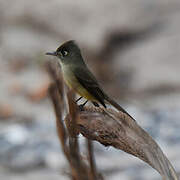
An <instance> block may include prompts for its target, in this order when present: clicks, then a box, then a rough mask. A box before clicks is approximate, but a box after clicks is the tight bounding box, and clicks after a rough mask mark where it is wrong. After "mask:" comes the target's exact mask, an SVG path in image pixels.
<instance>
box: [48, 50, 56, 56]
mask: <svg viewBox="0 0 180 180" xmlns="http://www.w3.org/2000/svg"><path fill="white" fill-rule="evenodd" d="M46 55H51V56H57V53H56V51H54V52H47V53H46Z"/></svg>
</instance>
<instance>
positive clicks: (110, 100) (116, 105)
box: [105, 95, 134, 119]
mask: <svg viewBox="0 0 180 180" xmlns="http://www.w3.org/2000/svg"><path fill="white" fill-rule="evenodd" d="M105 100H106V101H107V102H109V103H110V104H111V105H112V106H113V107H115V108H116V109H117V110H118V111H121V112H123V113H125V114H127V115H128V116H129V117H131V118H132V119H134V118H133V117H132V116H131V115H130V114H129V113H128V112H127V111H126V110H125V109H123V108H122V107H121V106H120V105H119V104H118V103H116V102H115V101H114V100H113V99H111V98H110V97H108V96H107V95H106V96H105Z"/></svg>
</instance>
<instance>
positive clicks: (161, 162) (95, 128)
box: [49, 66, 178, 180]
mask: <svg viewBox="0 0 180 180" xmlns="http://www.w3.org/2000/svg"><path fill="white" fill-rule="evenodd" d="M49 68H50V74H51V77H52V79H53V80H54V84H53V85H52V86H51V87H50V89H49V93H50V97H51V100H52V102H53V105H54V109H55V113H56V125H57V132H58V136H59V140H60V142H61V146H62V149H63V152H64V154H65V156H66V158H67V160H68V162H69V165H70V167H71V172H72V173H71V174H72V179H73V180H86V179H87V180H96V179H102V177H101V176H100V175H99V174H98V173H97V170H96V165H95V161H94V156H93V147H92V144H91V142H90V140H96V141H98V142H100V143H101V144H103V145H105V146H113V147H115V148H117V149H121V150H123V151H125V152H127V153H129V154H132V155H134V156H136V157H138V158H140V159H141V160H143V161H144V162H146V163H148V164H149V165H150V166H151V167H153V168H154V169H156V170H157V171H158V172H159V173H160V175H161V176H162V179H163V180H178V178H177V174H176V172H175V170H174V168H173V166H172V165H171V163H170V162H169V160H168V159H167V157H166V156H165V155H164V153H163V152H162V150H161V148H160V147H159V146H158V145H157V143H156V142H155V141H154V140H153V139H152V137H151V136H150V135H149V134H148V133H147V132H145V131H144V130H143V129H142V128H141V127H140V126H139V125H138V124H137V123H136V121H135V120H134V119H132V118H130V117H129V116H127V115H126V114H125V113H123V112H117V111H114V110H112V109H103V108H92V107H85V108H84V110H83V111H82V110H80V109H79V108H78V106H77V105H76V104H75V103H74V101H73V94H72V92H70V93H68V104H69V114H67V115H66V117H65V122H66V126H64V123H63V120H62V111H63V109H64V103H63V99H64V98H63V95H62V92H63V90H62V87H63V85H62V81H61V80H60V79H58V77H57V76H58V75H57V74H56V73H54V72H53V71H54V67H52V66H51V67H50V66H49ZM57 79H58V80H57ZM79 133H81V134H82V135H84V136H85V137H86V138H87V147H88V164H89V166H87V165H86V163H85V162H84V161H83V158H82V157H81V155H80V152H79V143H78V139H77V135H78V134H79ZM68 140H69V145H67V141H68Z"/></svg>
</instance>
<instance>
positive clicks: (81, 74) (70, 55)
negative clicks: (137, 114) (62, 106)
mask: <svg viewBox="0 0 180 180" xmlns="http://www.w3.org/2000/svg"><path fill="white" fill-rule="evenodd" d="M46 54H47V55H53V56H57V57H58V59H59V63H60V65H61V69H62V73H63V77H64V81H65V82H66V84H67V85H68V86H69V87H70V88H72V89H74V90H75V91H76V92H77V93H78V94H79V95H80V96H82V97H84V98H86V99H87V100H90V101H92V102H96V103H100V104H102V105H103V106H104V107H105V108H106V105H105V102H109V103H110V104H111V105H113V106H114V107H115V108H117V109H118V110H120V111H122V112H124V113H126V114H128V113H127V112H126V111H125V110H124V109H123V108H122V107H121V106H120V105H118V104H117V103H116V102H115V101H114V100H112V99H111V98H109V97H108V96H107V95H106V93H105V92H104V91H103V90H102V88H101V87H100V86H99V84H98V82H97V80H96V78H95V77H94V75H93V74H92V73H91V71H90V70H89V69H88V67H87V66H86V64H85V62H84V60H83V57H82V55H81V51H80V49H79V47H78V45H77V44H76V43H75V41H72V40H71V41H67V42H65V43H64V44H62V45H61V46H60V47H59V48H57V50H56V51H55V52H52V53H46ZM128 115H129V114H128ZM129 116H130V115H129ZM130 117H131V116H130ZM131 118H132V117H131Z"/></svg>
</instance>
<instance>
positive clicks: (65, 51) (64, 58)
mask: <svg viewBox="0 0 180 180" xmlns="http://www.w3.org/2000/svg"><path fill="white" fill-rule="evenodd" d="M46 55H51V56H56V57H58V58H59V59H60V62H61V63H63V64H67V63H71V62H75V61H76V62H77V61H78V62H79V61H81V59H82V57H81V52H80V49H79V47H78V45H77V44H76V43H75V41H74V40H70V41H67V42H65V43H63V44H62V45H61V46H60V47H58V48H57V49H56V51H54V52H47V53H46Z"/></svg>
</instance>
